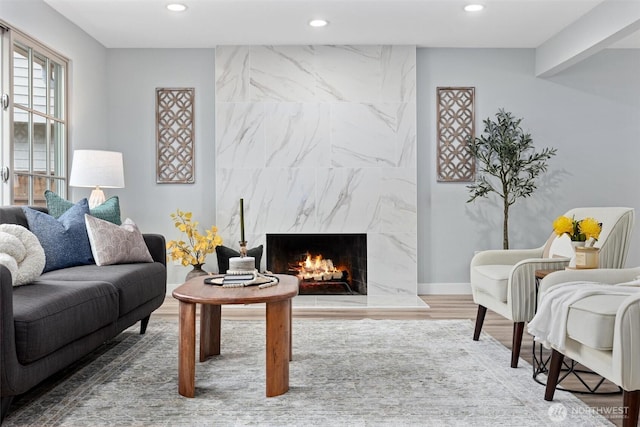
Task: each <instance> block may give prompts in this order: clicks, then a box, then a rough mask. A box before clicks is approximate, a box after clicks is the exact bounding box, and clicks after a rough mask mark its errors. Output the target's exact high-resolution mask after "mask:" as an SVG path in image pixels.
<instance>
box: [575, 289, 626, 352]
mask: <svg viewBox="0 0 640 427" xmlns="http://www.w3.org/2000/svg"><path fill="white" fill-rule="evenodd" d="M627 297H628V295H592V296H588V297H586V298H583V299H581V300H579V301H577V302H575V303H573V304H572V305H571V307H569V316H568V318H567V336H568V337H569V338H571V339H573V340H575V341H578V342H579V343H581V344H584V345H586V346H587V347H591V348H595V349H597V350H611V349H612V348H613V327H614V324H615V322H616V312H617V311H618V307H620V304H622V301H624V300H625V298H627Z"/></svg>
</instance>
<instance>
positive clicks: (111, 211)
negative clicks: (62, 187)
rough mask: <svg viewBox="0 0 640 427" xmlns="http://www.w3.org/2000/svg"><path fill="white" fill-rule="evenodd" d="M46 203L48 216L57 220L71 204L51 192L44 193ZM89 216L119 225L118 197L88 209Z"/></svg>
mask: <svg viewBox="0 0 640 427" xmlns="http://www.w3.org/2000/svg"><path fill="white" fill-rule="evenodd" d="M44 198H45V199H46V201H47V209H48V210H49V215H51V216H52V217H54V218H59V217H60V216H61V215H62V214H63V213H65V212H66V211H68V210H69V209H71V207H72V206H73V202H70V201H68V200H65V199H63V198H62V197H60V196H58V195H57V194H56V193H54V192H53V191H51V190H46V191H45V192H44ZM89 211H90V214H91V216H95V217H96V218H100V219H102V220H105V221H109V222H111V223H113V224H116V225H120V224H121V222H120V199H118V196H112V197H109V198H108V199H107V200H105V201H104V203H102V204H100V205H98V206H96V207H94V208H90V209H89Z"/></svg>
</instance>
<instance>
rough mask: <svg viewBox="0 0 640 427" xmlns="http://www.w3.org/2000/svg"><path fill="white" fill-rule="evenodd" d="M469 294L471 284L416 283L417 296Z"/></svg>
mask: <svg viewBox="0 0 640 427" xmlns="http://www.w3.org/2000/svg"><path fill="white" fill-rule="evenodd" d="M448 294H455V295H461V294H471V283H418V295H448Z"/></svg>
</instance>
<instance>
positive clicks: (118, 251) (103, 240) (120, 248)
mask: <svg viewBox="0 0 640 427" xmlns="http://www.w3.org/2000/svg"><path fill="white" fill-rule="evenodd" d="M84 220H85V223H86V224H87V234H88V235H89V242H90V243H91V253H92V254H93V259H94V260H95V262H96V265H112V264H124V263H131V262H153V258H151V254H149V249H148V248H147V245H146V243H145V242H144V238H143V237H142V233H140V230H138V227H137V226H136V224H135V223H134V222H133V221H132V220H131V219H129V218H127V219H125V221H124V223H123V224H122V225H119V226H118V225H115V224H112V223H110V222H109V221H104V220H102V219H100V218H96V217H93V216H91V215H85V216H84Z"/></svg>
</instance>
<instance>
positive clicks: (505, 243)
mask: <svg viewBox="0 0 640 427" xmlns="http://www.w3.org/2000/svg"><path fill="white" fill-rule="evenodd" d="M502 249H509V202H508V201H507V199H504V223H503V225H502Z"/></svg>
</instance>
